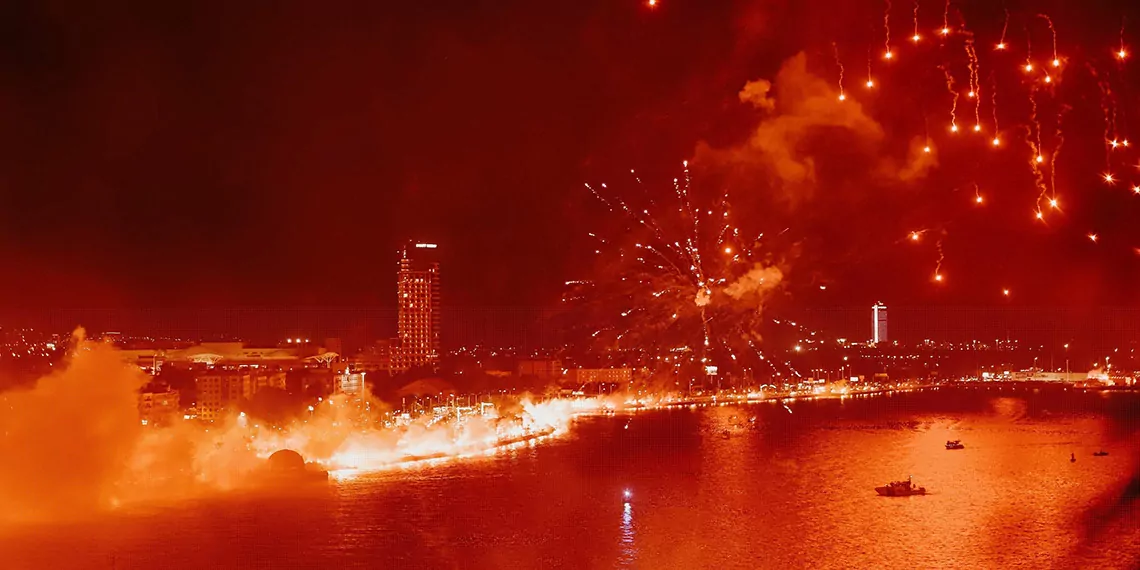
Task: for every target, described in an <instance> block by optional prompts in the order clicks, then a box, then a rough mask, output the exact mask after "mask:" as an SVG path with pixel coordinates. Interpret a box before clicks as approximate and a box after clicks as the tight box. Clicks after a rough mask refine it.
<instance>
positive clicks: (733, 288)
mask: <svg viewBox="0 0 1140 570" xmlns="http://www.w3.org/2000/svg"><path fill="white" fill-rule="evenodd" d="M628 186H629V187H630V188H632V189H633V190H634V191H631V192H628V193H626V194H619V193H616V192H612V191H611V190H610V189H609V187H608V186H607V185H605V184H602V185H601V186H599V187H596V188H595V187H594V186H592V185H589V184H587V188H588V189H589V190H590V191H591V192H592V193H593V194H594V195H595V196H596V197H597V198H598V200H599V201H601V203H603V204H604V205H606V206H607V207H608V209H609V211H610V212H611V213H613V214H616V215H619V216H620V218H621V220H622V222H623V223H622V229H621V231H620V235H621V236H622V237H621V238H618V239H609V238H606V237H603V236H599V235H597V234H591V235H592V236H593V237H595V238H596V239H597V240H598V249H597V252H598V254H599V256H600V257H601V258H602V260H603V263H605V264H607V265H609V266H610V267H613V268H614V270H615V271H616V272H617V273H615V275H620V277H616V278H615V279H613V280H609V281H607V283H606V284H605V285H604V286H603V287H602V290H601V291H589V292H587V294H586V295H584V298H586V299H589V300H593V296H594V295H596V294H598V293H600V294H602V295H604V296H606V298H607V299H610V300H611V301H613V300H616V299H621V301H615V302H616V303H617V305H620V306H617V305H615V304H612V303H611V302H606V303H604V304H602V305H601V311H602V313H601V314H597V315H596V317H598V320H597V322H606V323H611V324H608V325H607V326H605V327H601V328H597V329H596V330H594V331H593V332H591V333H590V337H591V338H592V339H594V340H595V341H596V342H597V343H600V344H603V345H606V346H608V347H609V348H610V349H612V350H615V351H617V352H623V353H626V354H627V355H629V358H630V360H632V361H637V362H640V363H642V364H645V365H651V366H652V367H653V368H657V369H661V368H667V369H672V370H673V371H674V372H675V373H679V372H680V371H682V370H685V369H686V368H688V369H689V370H691V371H696V372H697V373H700V374H705V373H708V374H713V373H715V371H716V370H717V366H720V367H722V368H724V369H726V370H728V369H734V368H739V367H742V366H757V365H763V366H765V367H773V368H775V365H774V364H773V363H771V362H770V361H767V360H766V358H765V356H764V354H763V353H762V352H761V351H760V348H759V341H760V340H761V339H760V330H761V328H762V324H763V323H762V314H763V305H764V302H765V300H766V298H767V296H768V295H769V294H771V293H772V292H773V291H775V290H776V289H777V288H778V287H779V286H780V283H781V280H782V279H783V271H782V270H781V268H780V266H781V264H782V263H783V262H784V261H785V260H783V259H777V258H774V257H773V256H772V255H770V254H769V253H767V249H766V247H765V246H766V244H767V243H768V242H769V241H773V240H771V239H768V240H766V239H765V235H764V232H762V231H760V230H759V229H757V228H755V227H750V225H747V226H742V225H740V222H741V220H738V219H737V217H736V215H735V210H734V208H733V207H732V206H731V202H730V199H729V195H728V194H727V193H721V194H719V195H715V196H712V197H710V198H704V199H702V198H703V197H702V196H698V195H695V194H694V192H693V187H692V179H691V174H690V171H689V167H688V163H687V162H685V163H683V164H682V176H681V177H680V178H675V179H673V181H672V187H671V189H670V192H668V193H667V194H665V195H662V193H660V192H657V191H656V190H657V187H655V186H654V185H653V184H647V183H643V181H642V179H641V177H640V176H638V174H637V173H636V172H632V171H631V172H630V184H629V185H628ZM785 232H786V229H785V230H784V231H780V232H777V233H778V234H783V233H785ZM631 237H632V238H635V239H633V241H632V242H630V240H629V239H628V238H631ZM774 237H775V239H776V240H778V238H779V237H780V236H779V235H777V236H774ZM588 285H590V286H592V285H593V284H592V283H591V284H588ZM611 309H613V310H616V311H617V314H616V315H613V318H608V317H609V315H606V314H605V312H608V311H610V310H611ZM714 363H717V364H714Z"/></svg>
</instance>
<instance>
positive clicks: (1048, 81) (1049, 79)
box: [1045, 75, 1053, 83]
mask: <svg viewBox="0 0 1140 570" xmlns="http://www.w3.org/2000/svg"><path fill="white" fill-rule="evenodd" d="M1052 82H1053V78H1052V77H1049V76H1048V75H1046V76H1045V83H1052Z"/></svg>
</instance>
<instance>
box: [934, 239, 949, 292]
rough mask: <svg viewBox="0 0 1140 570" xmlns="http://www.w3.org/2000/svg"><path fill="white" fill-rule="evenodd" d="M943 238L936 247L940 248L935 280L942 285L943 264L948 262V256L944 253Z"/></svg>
mask: <svg viewBox="0 0 1140 570" xmlns="http://www.w3.org/2000/svg"><path fill="white" fill-rule="evenodd" d="M942 239H943V238H942V237H939V238H938V243H937V244H936V247H937V248H938V261H937V262H936V263H935V264H934V280H935V281H937V282H939V283H941V282H942V280H943V276H942V262H943V261H946V254H945V253H943V252H942Z"/></svg>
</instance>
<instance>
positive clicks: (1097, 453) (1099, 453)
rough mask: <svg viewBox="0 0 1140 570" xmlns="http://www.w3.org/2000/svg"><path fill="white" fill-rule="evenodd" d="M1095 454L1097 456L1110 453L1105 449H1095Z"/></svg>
mask: <svg viewBox="0 0 1140 570" xmlns="http://www.w3.org/2000/svg"><path fill="white" fill-rule="evenodd" d="M1093 455H1094V456H1096V457H1104V456H1105V455H1108V452H1107V451H1104V450H1101V451H1094V452H1093Z"/></svg>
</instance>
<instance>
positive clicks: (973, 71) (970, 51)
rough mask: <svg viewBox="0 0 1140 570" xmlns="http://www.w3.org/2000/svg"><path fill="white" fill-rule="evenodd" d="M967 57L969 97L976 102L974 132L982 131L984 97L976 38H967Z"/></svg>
mask: <svg viewBox="0 0 1140 570" xmlns="http://www.w3.org/2000/svg"><path fill="white" fill-rule="evenodd" d="M966 57H967V61H968V67H969V70H970V92H969V97H970V98H971V99H973V100H974V130H975V131H980V130H981V128H982V127H981V125H982V97H981V94H980V93H979V89H980V85H979V82H978V55H977V54H976V53H974V38H972V37H967V38H966Z"/></svg>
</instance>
